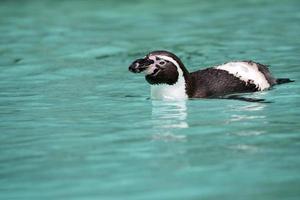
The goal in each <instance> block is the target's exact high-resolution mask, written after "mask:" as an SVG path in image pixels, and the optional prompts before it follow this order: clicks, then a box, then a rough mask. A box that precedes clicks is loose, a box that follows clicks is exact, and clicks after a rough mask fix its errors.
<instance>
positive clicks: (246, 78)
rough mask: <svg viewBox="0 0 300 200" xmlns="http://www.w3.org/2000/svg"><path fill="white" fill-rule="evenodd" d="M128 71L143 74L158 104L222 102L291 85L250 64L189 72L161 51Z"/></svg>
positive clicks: (176, 58)
mask: <svg viewBox="0 0 300 200" xmlns="http://www.w3.org/2000/svg"><path fill="white" fill-rule="evenodd" d="M129 71H130V72H133V73H144V74H145V79H146V81H147V82H148V83H149V84H150V85H151V98H152V99H161V100H186V99H190V98H218V97H220V98H222V97H224V96H226V95H230V94H236V93H249V92H256V91H264V90H268V89H270V88H272V86H274V85H277V84H283V83H289V82H293V80H290V79H289V78H278V79H276V78H274V77H273V76H272V74H271V73H270V71H269V69H268V67H267V66H266V65H264V64H260V63H258V62H254V61H251V60H249V61H231V62H226V63H224V64H221V65H217V66H213V67H208V68H205V69H201V70H198V71H194V72H189V71H188V70H187V69H186V67H185V66H184V64H183V63H182V61H181V60H180V59H179V58H178V57H177V56H176V55H175V54H173V53H171V52H169V51H164V50H159V51H152V52H150V53H149V54H147V55H146V56H145V57H143V58H140V59H137V60H135V61H134V62H133V63H132V64H131V65H130V66H129ZM235 97H236V96H235Z"/></svg>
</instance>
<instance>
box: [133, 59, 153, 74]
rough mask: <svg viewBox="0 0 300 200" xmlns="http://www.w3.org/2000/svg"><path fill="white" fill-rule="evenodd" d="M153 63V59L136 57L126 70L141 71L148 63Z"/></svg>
mask: <svg viewBox="0 0 300 200" xmlns="http://www.w3.org/2000/svg"><path fill="white" fill-rule="evenodd" d="M153 63H154V61H153V60H150V59H147V58H141V59H137V60H135V61H134V62H133V63H132V64H131V65H130V66H129V68H128V70H129V71H131V72H133V73H141V72H142V71H144V70H145V69H147V68H148V67H149V65H151V64H153Z"/></svg>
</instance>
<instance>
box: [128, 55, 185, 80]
mask: <svg viewBox="0 0 300 200" xmlns="http://www.w3.org/2000/svg"><path fill="white" fill-rule="evenodd" d="M129 71H131V72H133V73H144V74H145V78H146V80H147V82H148V83H150V84H151V85H158V84H168V85H173V84H175V83H177V81H178V78H179V76H183V75H184V74H185V73H188V72H187V70H186V69H185V67H184V65H183V64H182V62H181V61H180V59H179V58H178V57H177V56H176V55H174V54H173V53H171V52H168V51H153V52H150V53H149V54H147V55H146V56H145V57H144V58H140V59H137V60H135V61H134V62H133V63H132V64H131V65H130V66H129Z"/></svg>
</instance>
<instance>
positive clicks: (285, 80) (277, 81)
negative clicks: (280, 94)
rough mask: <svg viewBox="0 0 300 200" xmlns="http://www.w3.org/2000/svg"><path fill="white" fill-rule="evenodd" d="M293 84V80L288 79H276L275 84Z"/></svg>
mask: <svg viewBox="0 0 300 200" xmlns="http://www.w3.org/2000/svg"><path fill="white" fill-rule="evenodd" d="M291 82H295V81H294V80H291V79H289V78H278V79H276V84H284V83H291Z"/></svg>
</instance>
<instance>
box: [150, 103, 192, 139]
mask: <svg viewBox="0 0 300 200" xmlns="http://www.w3.org/2000/svg"><path fill="white" fill-rule="evenodd" d="M186 119H187V107H186V101H152V123H153V129H154V130H155V132H156V134H155V135H154V139H158V140H160V139H162V140H176V141H177V140H184V139H185V135H178V134H176V133H175V132H176V130H180V129H184V128H188V127H189V125H188V123H187V121H186Z"/></svg>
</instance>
